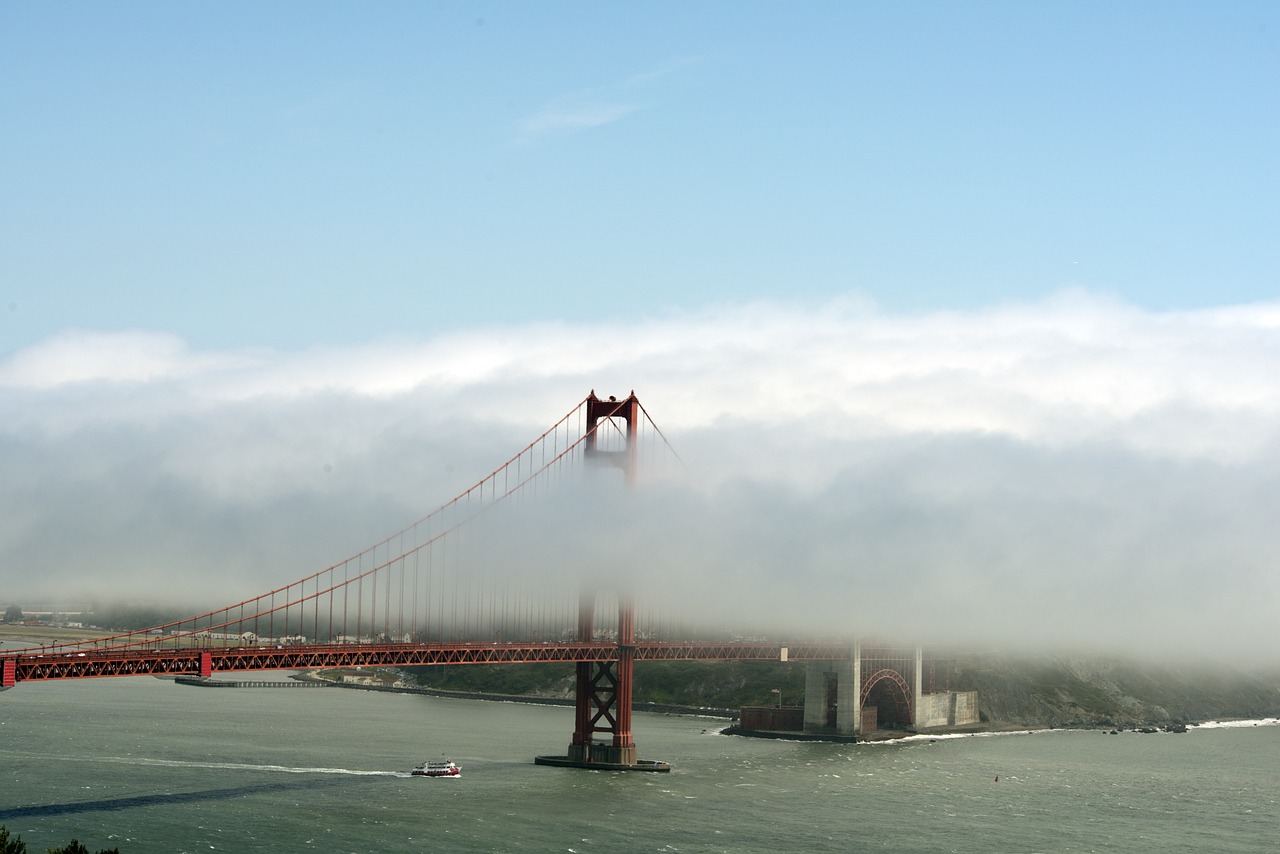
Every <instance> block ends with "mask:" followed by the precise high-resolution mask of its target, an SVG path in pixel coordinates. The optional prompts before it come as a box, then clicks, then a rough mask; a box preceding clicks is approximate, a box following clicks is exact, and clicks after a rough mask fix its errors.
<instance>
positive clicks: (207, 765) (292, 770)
mask: <svg viewBox="0 0 1280 854" xmlns="http://www.w3.org/2000/svg"><path fill="white" fill-rule="evenodd" d="M99 761H101V762H117V763H120V764H122V765H148V766H152V767H162V768H204V769H218V770H224V771H266V772H275V773H280V774H347V775H351V776H355V777H401V776H407V775H405V774H402V773H401V772H399V771H362V770H359V769H356V768H298V767H294V766H290V765H257V764H253V763H247V762H195V761H191V760H184V759H148V758H146V757H140V756H103V757H99Z"/></svg>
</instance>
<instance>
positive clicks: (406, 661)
mask: <svg viewBox="0 0 1280 854" xmlns="http://www.w3.org/2000/svg"><path fill="white" fill-rule="evenodd" d="M622 649H623V647H620V646H619V645H618V644H616V643H613V642H609V641H591V642H577V641H569V642H547V643H539V642H528V641H523V642H521V641H490V642H484V641H476V642H466V643H420V644H415V643H409V644H405V643H399V644H296V645H290V646H243V647H227V648H220V647H215V648H208V647H179V648H168V649H166V648H163V647H161V648H159V649H143V650H139V649H100V650H95V649H75V648H69V649H67V650H65V651H64V650H61V649H58V648H57V647H51V648H49V649H47V650H44V651H41V652H38V653H33V652H30V651H26V652H23V653H20V654H12V655H0V687H4V688H9V687H13V686H14V685H15V684H16V683H18V682H34V681H40V680H53V679H87V678H95V677H104V676H143V675H149V674H150V675H164V674H168V675H179V674H185V675H193V676H210V675H212V674H213V673H232V672H243V671H253V670H305V669H310V668H320V667H372V666H408V665H424V664H527V663H538V662H552V661H564V662H583V661H585V662H607V661H617V660H618V659H619V657H620V650H622ZM631 649H632V650H633V651H634V660H635V661H815V660H832V659H845V658H849V657H850V656H851V655H852V648H851V647H850V646H849V645H848V644H839V643H815V642H808V643H767V642H756V641H735V642H727V643H716V642H709V641H637V642H636V643H635V644H634V645H633V646H632V647H631Z"/></svg>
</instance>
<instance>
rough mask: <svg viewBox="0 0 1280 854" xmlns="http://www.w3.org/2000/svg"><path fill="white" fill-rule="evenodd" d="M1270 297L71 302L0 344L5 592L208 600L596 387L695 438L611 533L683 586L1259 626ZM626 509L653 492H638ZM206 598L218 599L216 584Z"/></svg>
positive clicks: (938, 609) (497, 456) (677, 587)
mask: <svg viewBox="0 0 1280 854" xmlns="http://www.w3.org/2000/svg"><path fill="white" fill-rule="evenodd" d="M1278 369H1280V303H1267V304H1258V305H1246V306H1233V307H1223V308H1219V309H1214V310H1205V311H1192V312H1177V313H1152V312H1147V311H1143V310H1140V309H1137V308H1134V307H1132V306H1127V305H1124V304H1120V303H1116V302H1112V301H1109V300H1105V299H1101V298H1097V297H1094V296H1091V295H1088V294H1083V293H1068V294H1062V295H1059V296H1057V297H1054V298H1052V299H1049V300H1046V301H1044V302H1040V303H1036V304H1027V305H1017V306H1005V307H995V308H991V309H988V310H985V311H976V312H967V313H939V314H927V315H891V314H886V313H883V312H881V311H879V310H877V309H876V307H875V306H873V305H871V304H869V303H865V302H862V301H860V300H858V299H856V298H849V299H846V300H840V301H835V302H830V303H824V304H815V305H801V304H752V305H739V306H725V307H722V308H719V309H714V310H707V311H704V312H702V313H699V314H693V315H676V316H669V317H659V318H652V319H649V320H644V321H638V322H636V323H635V324H633V325H631V326H629V327H616V326H603V325H602V326H585V325H584V326H528V327H509V328H495V329H486V330H475V331H472V332H469V333H458V334H455V335H451V336H446V337H440V338H434V339H431V340H425V341H413V340H398V341H380V342H376V343H371V344H369V345H367V346H364V347H358V348H349V349H341V350H339V349H323V348H316V349H314V350H308V351H302V352H293V353H280V352H274V351H270V350H246V351H229V352H206V351H198V350H195V349H193V348H191V347H189V346H187V345H186V344H185V343H184V342H182V341H181V340H178V339H175V338H173V337H172V336H169V335H165V334H162V333H155V332H148V331H138V332H99V331H74V330H71V331H67V332H65V333H63V334H62V335H60V336H57V337H55V338H52V339H49V340H47V341H44V342H42V343H40V344H38V345H35V346H33V347H30V348H27V349H24V350H20V351H17V352H14V353H11V354H9V355H8V356H6V357H4V358H3V359H0V400H2V401H3V411H4V412H5V413H6V418H5V420H4V423H3V424H0V469H2V470H3V472H4V485H3V487H0V601H5V602H9V601H15V602H18V603H19V604H21V603H23V602H24V601H26V602H35V601H37V600H39V601H64V600H68V599H70V600H81V599H85V598H89V597H95V596H97V597H113V596H118V595H147V596H150V597H154V598H168V599H170V600H173V601H192V600H198V601H199V603H200V604H209V605H217V604H224V600H226V601H231V600H232V599H233V598H239V597H240V596H243V595H249V594H252V593H258V592H262V591H264V590H266V589H268V588H269V587H273V586H277V585H279V584H282V583H284V582H287V581H291V580H293V579H295V578H298V577H301V576H302V575H305V574H308V573H310V572H312V571H315V570H317V569H320V568H322V567H323V566H327V565H329V564H332V563H334V562H335V561H337V560H338V559H340V558H342V557H345V556H346V555H348V554H351V553H353V552H355V551H358V550H360V549H361V548H363V547H365V546H367V545H369V544H371V543H372V542H374V541H376V540H377V539H380V538H381V537H382V536H383V535H385V534H388V533H390V532H391V531H393V530H396V529H397V528H399V527H400V526H402V525H403V524H405V523H406V522H408V521H410V520H412V519H413V518H416V517H418V516H420V515H422V514H423V513H424V512H426V511H428V510H430V509H431V508H433V507H435V506H437V505H439V504H441V503H443V502H444V501H446V500H448V499H449V498H450V497H452V496H453V495H454V494H456V493H457V492H458V491H459V490H460V489H462V488H465V486H467V485H469V484H470V483H472V482H474V481H475V480H477V479H479V477H480V476H482V475H483V474H485V473H487V472H488V471H490V470H491V469H492V468H493V467H494V466H495V465H497V464H498V463H499V462H501V461H502V460H504V459H506V458H507V457H508V456H510V454H511V453H513V452H514V451H515V450H517V449H518V448H519V447H521V446H523V444H525V443H526V442H528V441H529V440H530V439H532V438H533V437H534V436H535V435H537V434H538V433H539V432H541V430H543V429H545V428H546V427H548V426H550V424H551V423H552V422H554V421H555V420H556V419H557V418H558V417H559V416H560V415H562V414H564V412H565V411H566V410H568V409H569V408H570V407H572V406H573V405H574V403H575V402H576V401H578V400H580V399H581V398H582V397H583V395H585V393H586V392H587V391H588V390H589V389H592V388H594V389H595V390H596V391H597V392H598V393H601V394H618V395H623V394H626V393H627V392H629V391H631V390H632V389H635V391H636V392H637V394H638V395H639V396H640V398H641V400H642V401H643V402H644V405H645V407H646V409H647V410H648V411H649V413H650V414H651V415H652V416H653V418H654V420H655V421H656V422H657V423H658V425H659V426H660V427H661V428H662V430H663V431H664V433H666V435H667V436H668V437H669V438H670V439H671V441H672V442H673V444H674V445H675V446H676V448H677V450H678V451H679V453H680V455H681V457H682V458H683V459H684V461H685V463H686V469H685V472H684V476H683V479H682V480H681V481H679V482H676V483H664V484H662V485H660V486H655V487H654V489H655V492H654V493H651V494H649V495H646V494H644V493H643V491H641V492H640V493H637V494H636V495H634V496H628V497H627V498H626V500H627V501H631V502H634V504H633V505H632V506H631V507H630V508H629V509H628V510H626V511H625V518H626V519H627V525H626V529H625V530H608V528H609V527H610V523H608V522H607V521H604V520H605V519H607V518H609V517H607V516H606V517H602V519H601V524H600V526H599V528H598V529H592V530H591V531H589V532H588V531H585V530H583V529H579V528H574V527H572V526H568V525H567V526H566V527H565V528H563V529H560V530H559V531H558V532H555V533H550V532H544V533H543V534H541V535H534V537H535V538H538V537H541V539H542V541H543V542H542V543H541V544H540V543H537V542H535V543H531V544H530V548H531V549H534V550H536V549H538V548H540V547H545V548H547V549H553V548H554V549H557V550H560V549H565V548H570V549H573V548H577V549H582V550H583V552H584V553H588V552H589V551H590V548H591V542H590V541H591V539H592V537H596V536H599V537H602V538H606V539H607V540H608V541H609V542H611V543H615V544H616V543H617V542H626V543H628V544H629V545H630V550H631V553H632V554H634V555H636V561H637V567H638V569H639V570H642V571H643V572H644V573H645V576H646V577H647V578H649V579H650V580H651V581H652V582H654V583H661V584H662V586H664V587H665V588H666V589H668V590H674V591H676V592H677V593H678V594H679V596H680V598H681V599H682V600H683V601H685V602H686V603H687V605H688V607H690V608H692V609H695V610H704V611H706V612H707V613H709V614H713V615H715V616H717V617H726V616H728V615H731V614H732V615H736V616H737V617H738V618H739V619H740V620H744V621H745V618H750V620H751V621H753V622H754V623H755V624H757V625H766V626H767V627H769V628H775V627H776V628H777V629H778V630H799V629H800V628H803V629H805V630H811V631H827V632H832V633H839V632H843V631H846V630H858V631H874V632H879V633H889V632H894V633H899V632H900V633H906V634H911V635H913V636H917V637H925V638H927V639H930V640H938V639H942V640H945V639H956V640H959V641H960V642H962V643H964V644H965V645H967V646H973V645H987V644H991V645H1005V646H1009V645H1014V644H1025V643H1031V642H1033V643H1036V644H1043V645H1057V646H1072V647H1090V648H1107V649H1130V650H1134V651H1140V652H1148V653H1149V652H1161V651H1163V652H1167V653H1170V654H1177V655H1182V654H1211V655H1221V654H1227V653H1229V654H1230V655H1232V656H1238V657H1246V658H1251V659H1252V658H1257V657H1260V656H1262V655H1263V654H1270V646H1272V645H1273V641H1272V639H1271V637H1270V635H1271V634H1273V632H1274V630H1273V626H1272V622H1273V621H1274V619H1275V617H1276V615H1278V614H1280V580H1277V579H1280V573H1278V572H1277V569H1280V567H1277V563H1278V562H1280V533H1278V532H1277V530H1278V529H1280V526H1277V525H1276V524H1275V515H1276V511H1275V508H1277V507H1280V462H1277V460H1280V455H1278V454H1277V451H1280V384H1277V383H1276V381H1275V376H1276V375H1277V373H1278V372H1280V371H1278ZM637 508H640V509H637ZM210 600H211V601H210Z"/></svg>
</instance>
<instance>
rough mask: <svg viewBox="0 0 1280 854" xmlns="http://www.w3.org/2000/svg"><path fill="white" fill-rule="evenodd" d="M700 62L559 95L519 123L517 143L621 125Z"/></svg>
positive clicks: (687, 61) (688, 60)
mask: <svg viewBox="0 0 1280 854" xmlns="http://www.w3.org/2000/svg"><path fill="white" fill-rule="evenodd" d="M697 61H698V60H697V59H696V58H682V59H677V60H672V61H670V62H666V63H663V64H661V65H659V66H657V67H655V68H652V69H649V70H647V71H644V72H641V73H639V74H635V75H632V76H631V77H628V78H626V79H625V80H622V81H620V82H617V83H614V84H612V85H608V86H596V87H591V88H587V89H580V90H578V91H576V92H569V93H566V94H563V95H558V96H556V97H554V98H552V99H550V100H549V101H547V102H546V103H545V104H544V105H543V106H542V107H541V108H540V109H539V110H537V111H536V112H534V113H532V114H530V115H528V116H525V117H524V118H522V119H520V120H519V121H518V122H517V123H516V135H517V139H518V140H519V141H520V142H524V143H528V142H533V141H535V140H539V139H544V138H546V137H551V136H563V135H567V134H572V133H578V132H579V131H584V130H590V129H591V128H597V127H603V126H604V125H609V124H613V123H614V122H618V121H621V120H622V119H625V118H626V117H627V116H629V115H631V114H632V113H635V112H637V111H639V110H641V109H643V106H642V104H641V103H637V101H638V100H640V97H641V96H642V95H643V93H646V92H650V91H652V89H653V87H654V86H655V85H656V84H658V83H660V82H662V81H664V80H667V79H669V78H671V77H672V76H673V75H675V74H676V73H677V72H679V71H680V70H682V69H684V68H686V67H688V66H689V65H692V64H694V63H696V62H697Z"/></svg>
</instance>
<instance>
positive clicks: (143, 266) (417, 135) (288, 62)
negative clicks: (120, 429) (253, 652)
mask: <svg viewBox="0 0 1280 854" xmlns="http://www.w3.org/2000/svg"><path fill="white" fill-rule="evenodd" d="M1278 41H1280V9H1278V8H1277V7H1276V6H1275V5H1274V4H1271V3H1227V4H1212V5H1211V4H1204V3H1130V4H1089V3H1085V4H1080V3H1036V4H1025V3H910V4H873V3H810V4H800V5H796V4H729V3H699V4H686V3H670V4H665V3H653V4H633V5H629V6H617V5H610V6H601V5H599V4H585V3H582V4H578V3H547V4H518V3H507V4H472V3H382V4H369V5H365V4H359V5H357V4H346V3H314V4H304V3H277V4H249V3H239V4H238V3H225V4H212V5H201V4H169V3H121V4H91V3H66V4H53V5H50V4H6V6H5V8H4V9H3V10H2V11H0V79H2V80H3V81H4V83H3V87H0V114H2V115H3V116H4V117H5V122H4V123H5V125H6V126H7V128H8V131H7V132H6V133H4V134H3V135H2V136H0V163H3V166H0V169H2V170H3V172H0V176H2V178H3V186H4V188H5V190H4V196H5V199H6V201H5V204H4V205H3V207H2V208H0V241H3V242H2V243H0V258H2V259H3V260H0V264H2V265H3V266H0V278H2V280H3V286H2V287H3V293H2V294H0V308H5V309H6V311H4V313H3V315H0V317H3V326H2V327H0V353H4V352H11V351H13V350H14V349H16V348H19V347H22V346H25V345H28V344H31V343H33V342H36V341H39V340H41V339H43V338H45V337H47V336H49V335H52V334H55V333H57V332H59V331H60V330H62V329H65V328H67V327H79V328H88V329H104V330H115V329H132V328H142V329H151V330H160V331H167V332H172V333H174V334H177V335H179V336H181V337H183V338H184V339H186V340H188V341H190V342H192V343H194V344H197V345H200V346H247V345H257V346H271V347H279V348H284V349H296V348H302V347H309V346H314V345H317V344H325V343H357V342H362V341H368V340H371V339H377V338H381V337H385V336H389V335H397V334H404V335H412V336H416V335H422V334H435V333H439V332H441V331H445V330H451V329H457V328H474V327H478V326H485V325H489V324H492V323H495V322H496V323H504V324H506V323H516V324H519V323H524V322H527V321H531V320H535V321H536V320H571V321H579V320H582V321H591V320H597V319H599V320H609V321H627V320H631V319H635V318H638V317H652V316H661V315H662V314H663V313H664V312H668V311H671V310H688V309H697V308H699V307H703V306H707V305H712V304H718V303H724V302H742V301H749V300H751V299H754V298H760V297H773V298H786V299H790V298H798V299H802V300H817V301H821V300H823V299H826V298H828V297H830V296H832V295H841V294H850V293H856V294H860V295H863V296H866V297H869V298H870V299H871V300H873V301H874V302H875V303H877V304H878V305H880V306H883V307H886V308H888V309H891V310H901V311H907V312H921V311H930V310H935V309H939V308H959V309H967V308H973V307H977V306H986V305H991V304H997V303H1005V302H1010V301H1015V302H1016V301H1024V300H1035V299H1040V298H1042V297H1044V296H1046V295H1049V294H1052V293H1054V292H1056V291H1059V290H1061V289H1064V288H1084V289H1087V290H1089V291H1091V292H1096V293H1101V294H1106V295H1112V296H1117V297H1119V298H1121V299H1123V300H1125V301H1129V302H1132V303H1134V304H1137V305H1139V306H1143V307H1148V308H1153V309H1167V308H1188V307H1199V306H1206V305H1218V304H1233V303H1241V302H1253V301H1257V300H1265V299H1270V298H1273V297H1274V296H1275V295H1276V287H1277V282H1278V281H1280V250H1277V248H1276V247H1277V246H1278V245H1280V240H1278V239H1277V238H1278V237H1280V214H1278V213H1277V205H1276V204H1275V201H1274V200H1275V199H1276V198H1277V197H1280V157H1278V156H1277V154H1276V152H1277V151H1278V150H1280V94H1277V93H1280V87H1278V86H1276V85H1275V84H1276V80H1277V79H1278V78H1280V74H1278V72H1280V49H1278V47H1277V43H1278Z"/></svg>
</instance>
